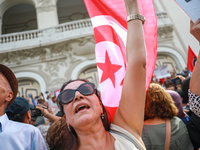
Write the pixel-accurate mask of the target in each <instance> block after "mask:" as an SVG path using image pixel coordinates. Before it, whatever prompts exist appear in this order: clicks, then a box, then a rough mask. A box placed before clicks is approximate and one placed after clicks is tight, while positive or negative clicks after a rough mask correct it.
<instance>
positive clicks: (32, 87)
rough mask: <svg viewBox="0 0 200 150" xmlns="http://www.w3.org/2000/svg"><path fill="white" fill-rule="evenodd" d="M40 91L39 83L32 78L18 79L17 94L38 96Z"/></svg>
mask: <svg viewBox="0 0 200 150" xmlns="http://www.w3.org/2000/svg"><path fill="white" fill-rule="evenodd" d="M40 93H41V90H40V85H39V83H38V82H37V81H35V80H32V79H21V80H18V94H17V96H24V97H25V98H26V97H27V96H28V94H32V95H33V97H36V96H39V95H40Z"/></svg>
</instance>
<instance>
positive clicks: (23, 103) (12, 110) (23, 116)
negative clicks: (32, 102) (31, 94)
mask: <svg viewBox="0 0 200 150" xmlns="http://www.w3.org/2000/svg"><path fill="white" fill-rule="evenodd" d="M5 113H6V114H7V116H8V118H9V120H13V121H17V122H22V123H27V124H29V123H30V121H31V113H30V106H29V103H28V101H27V100H26V99H25V98H23V97H16V99H15V101H14V102H13V103H12V105H11V106H10V107H8V108H7V109H6V110H5Z"/></svg>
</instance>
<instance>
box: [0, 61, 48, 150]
mask: <svg viewBox="0 0 200 150" xmlns="http://www.w3.org/2000/svg"><path fill="white" fill-rule="evenodd" d="M17 92H18V82H17V79H16V77H15V75H14V73H13V72H12V71H11V70H10V69H9V68H8V67H6V66H4V65H2V64H0V139H1V140H0V149H2V150H4V149H5V150H15V149H20V150H23V149H30V150H38V149H39V150H46V149H47V148H46V145H45V143H44V139H43V137H42V135H41V133H40V131H39V130H38V129H37V128H35V127H34V126H31V125H29V124H25V123H19V122H16V121H12V120H9V119H8V117H7V115H6V113H4V110H5V109H6V108H9V107H10V106H11V105H12V103H13V102H14V101H15V98H16V95H17ZM18 115H20V113H19V114H18ZM18 115H17V116H18ZM24 141H25V142H24Z"/></svg>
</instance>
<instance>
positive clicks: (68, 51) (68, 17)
mask: <svg viewBox="0 0 200 150" xmlns="http://www.w3.org/2000/svg"><path fill="white" fill-rule="evenodd" d="M154 3H155V10H156V13H157V21H158V22H157V25H158V27H157V29H158V49H157V51H158V53H157V54H158V56H157V63H156V66H161V65H168V69H169V71H171V70H172V69H173V68H175V71H176V73H178V72H181V71H182V70H183V69H185V67H186V64H187V50H188V45H190V46H191V47H192V49H193V50H194V51H195V53H196V54H197V52H198V49H199V45H198V42H197V41H196V40H195V39H194V38H193V37H192V36H191V35H190V33H189V22H190V19H189V17H188V16H187V15H186V14H185V13H184V12H183V11H182V10H181V9H180V8H179V7H178V6H177V4H176V3H175V2H174V1H173V0H168V1H166V0H154ZM94 49H95V42H94V35H93V29H92V23H91V21H90V18H89V15H88V13H87V10H86V7H85V5H84V2H83V0H14V1H13V0H0V63H1V64H4V65H6V66H8V67H10V68H11V69H12V70H13V72H14V73H15V75H16V77H17V79H18V82H19V91H18V95H19V96H22V95H25V96H27V94H29V93H32V94H33V95H34V96H36V95H39V94H40V92H43V93H45V91H51V92H54V91H55V90H57V89H59V88H60V87H61V85H62V84H63V83H64V82H66V81H68V80H70V79H76V78H86V79H88V80H90V81H92V82H94V83H96V84H97V85H98V75H97V68H96V60H95V51H94Z"/></svg>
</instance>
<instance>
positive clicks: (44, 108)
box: [36, 105, 49, 117]
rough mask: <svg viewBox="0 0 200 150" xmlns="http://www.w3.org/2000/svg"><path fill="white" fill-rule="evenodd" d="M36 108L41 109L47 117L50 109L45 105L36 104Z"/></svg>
mask: <svg viewBox="0 0 200 150" xmlns="http://www.w3.org/2000/svg"><path fill="white" fill-rule="evenodd" d="M36 109H38V110H40V111H41V112H42V114H43V116H44V117H46V115H47V114H49V111H48V109H47V108H46V107H45V106H39V105H37V106H36Z"/></svg>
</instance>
